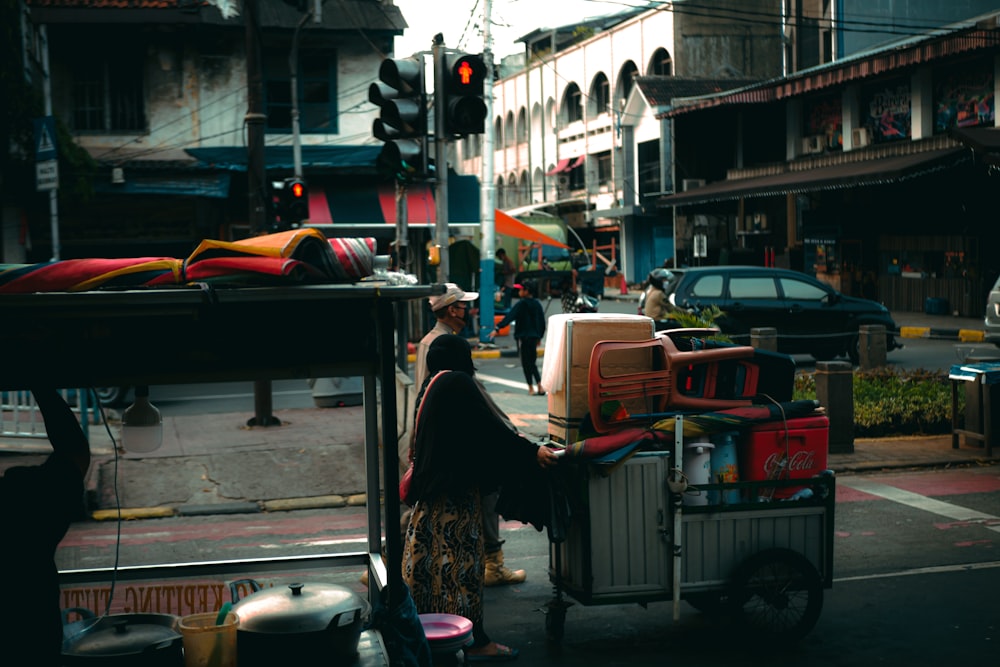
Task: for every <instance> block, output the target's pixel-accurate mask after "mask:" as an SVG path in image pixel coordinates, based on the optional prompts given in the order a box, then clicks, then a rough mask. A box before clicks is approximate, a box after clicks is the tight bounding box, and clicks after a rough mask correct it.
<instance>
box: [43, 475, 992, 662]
mask: <svg viewBox="0 0 1000 667" xmlns="http://www.w3.org/2000/svg"><path fill="white" fill-rule="evenodd" d="M837 495H838V502H837V507H836V514H835V523H834V530H833V537H832V540H833V549H834V583H833V587H832V588H830V589H828V590H826V591H825V594H824V601H823V608H822V612H821V615H820V618H819V621H818V622H817V624H816V626H815V628H813V630H812V631H811V632H810V633H809V634H808V635H807V636H806V637H805V639H803V640H801V641H800V642H797V643H786V642H776V641H764V640H762V639H761V638H760V637H757V636H753V635H746V634H743V633H742V632H741V631H740V629H739V627H738V626H735V625H732V624H731V623H729V622H727V621H724V620H720V619H715V618H713V617H710V616H706V615H704V614H702V613H700V612H698V611H696V610H695V609H694V608H692V607H690V606H689V605H687V604H686V603H683V604H682V605H681V608H680V615H679V617H678V618H677V619H676V620H675V619H674V618H673V614H672V612H673V608H672V604H671V603H670V602H669V601H667V602H653V603H650V604H648V605H645V606H640V605H638V604H635V603H631V602H628V601H627V600H626V601H623V602H620V603H614V604H597V605H587V604H582V603H581V602H580V601H577V600H573V599H572V598H571V597H565V598H564V599H565V600H566V601H569V602H572V603H573V604H572V606H571V607H570V608H569V609H568V610H567V615H566V625H565V634H564V636H563V638H562V640H561V641H560V642H556V643H554V642H550V641H549V640H548V638H547V636H546V631H545V609H546V608H547V605H548V603H549V602H550V601H551V600H552V599H553V595H554V590H553V585H552V583H551V582H550V581H549V579H548V574H547V569H548V556H547V551H548V547H549V542H548V536H547V534H546V533H545V532H538V531H536V530H534V529H533V528H531V527H530V526H524V525H521V524H519V523H509V522H508V523H504V524H503V528H502V535H503V537H504V538H505V539H506V540H507V542H506V544H505V546H504V552H505V554H506V558H507V562H508V565H510V566H512V567H516V568H524V569H525V570H527V572H528V580H527V582H525V583H524V584H523V585H518V586H509V587H502V588H491V589H487V591H486V614H487V616H486V622H487V627H488V629H489V631H490V632H491V634H492V635H493V636H494V638H496V639H497V640H499V641H502V642H504V643H508V644H511V645H514V646H516V647H518V648H519V649H520V650H521V658H520V660H519V661H518V663H517V664H519V665H522V666H523V667H527V666H532V667H533V666H536V665H577V666H582V667H591V666H593V667H598V666H600V667H606V666H617V665H622V666H626V665H627V666H629V667H636V666H646V665H648V666H650V667H654V666H655V667H659V666H660V665H664V664H669V665H673V666H677V667H723V666H725V667H730V666H731V665H734V664H740V665H767V666H768V667H771V666H773V665H786V666H798V665H802V666H806V665H808V666H810V667H814V666H817V665H818V666H820V667H826V666H830V667H833V666H845V667H846V666H851V667H854V666H856V665H874V664H892V665H896V664H900V665H907V667H924V666H926V667H940V666H941V665H969V666H970V667H971V666H976V667H979V666H982V667H991V666H992V665H995V664H996V655H997V654H996V642H997V641H998V639H1000V637H998V628H1000V607H998V605H997V604H996V600H995V595H993V593H992V592H993V591H996V590H998V586H1000V560H998V556H997V554H998V553H1000V552H998V547H1000V538H998V536H997V533H998V530H1000V468H997V467H982V468H967V469H961V470H945V471H942V470H937V471H920V472H901V473H892V474H880V475H865V476H843V477H841V478H839V479H838V494H837ZM117 530H118V527H117V526H116V525H115V524H114V523H113V522H86V523H81V524H75V525H74V526H73V527H72V528H71V530H70V532H69V534H68V535H67V537H66V539H65V540H64V542H63V545H62V546H61V548H60V550H59V553H58V556H57V560H58V561H59V564H60V566H61V567H63V568H67V567H68V568H91V567H108V566H109V565H110V564H111V563H113V562H114V559H115V557H116V544H117V543H118V539H117V534H116V533H117ZM365 530H366V529H365V518H364V508H360V507H348V508H342V509H335V510H305V511H298V512H288V513H273V514H264V515H261V514H256V515H233V516H205V517H172V518H166V519H152V520H143V521H132V522H127V523H125V524H124V525H122V526H121V531H122V534H121V544H120V547H118V548H117V549H118V557H119V558H120V564H121V565H122V566H123V567H126V566H129V565H138V564H145V563H149V562H165V561H171V562H173V561H179V562H191V561H205V560H226V561H228V560H234V561H239V560H240V559H246V558H260V557H265V558H274V557H283V556H292V557H296V556H298V557H301V556H303V555H308V554H323V553H350V552H356V551H360V550H363V548H364V539H365V537H364V536H365ZM624 548H625V545H620V546H619V549H624ZM360 571H361V568H360V566H351V567H328V568H323V569H318V570H312V571H308V572H307V573H305V574H301V573H300V574H297V575H295V576H296V577H298V578H302V577H305V578H306V579H305V580H306V581H314V580H315V581H325V582H333V583H340V584H342V585H346V586H349V587H352V588H354V589H355V590H357V591H358V592H361V593H363V592H364V591H365V589H364V588H363V587H362V586H361V585H360V584H359V583H358V575H359V573H360ZM283 576H285V578H287V575H282V574H281V573H280V572H279V573H275V574H274V575H273V577H268V575H264V574H261V575H260V576H259V577H258V578H260V579H261V580H263V581H270V582H272V583H280V582H281V581H283V579H282V577H283ZM168 584H169V585H168ZM175 584H176V585H175ZM117 586H118V590H117V593H116V595H117V596H118V597H119V598H120V599H123V600H129V599H131V600H133V601H135V600H146V601H147V602H149V601H153V603H155V604H157V605H162V607H163V609H162V610H163V611H166V610H167V609H168V608H169V605H171V604H187V603H188V602H190V601H192V600H195V599H196V597H197V596H196V595H195V593H192V592H190V591H188V589H193V590H195V591H201V594H202V595H203V596H204V595H206V594H205V593H204V591H205V590H206V587H205V582H204V581H203V580H201V581H197V582H192V583H191V585H185V584H184V582H183V581H179V582H149V581H145V582H142V581H140V582H129V581H127V577H123V579H122V580H121V581H119V582H118V585H117ZM104 590H106V588H105V589H104ZM207 590H209V591H211V590H212V588H211V587H208V589H207ZM225 590H227V589H225V588H224V587H220V588H219V591H220V596H223V597H224V596H225V593H224V591H225ZM85 593H86V591H84V593H81V594H85ZM188 593H190V594H188ZM210 598H211V593H210V592H209V593H208V594H207V597H205V599H206V600H207V601H208V603H209V604H211V603H212V600H211V599H210ZM220 599H222V598H221V597H220ZM226 599H227V598H226ZM179 611H181V612H182V613H183V609H181V610H179Z"/></svg>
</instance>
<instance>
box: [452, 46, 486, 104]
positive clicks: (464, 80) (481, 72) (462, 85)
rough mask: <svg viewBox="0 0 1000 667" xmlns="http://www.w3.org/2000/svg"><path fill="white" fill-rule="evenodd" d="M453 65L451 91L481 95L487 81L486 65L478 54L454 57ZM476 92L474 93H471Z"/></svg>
mask: <svg viewBox="0 0 1000 667" xmlns="http://www.w3.org/2000/svg"><path fill="white" fill-rule="evenodd" d="M452 58H454V60H451V62H450V63H449V64H450V65H451V85H452V87H451V90H452V92H453V93H464V94H466V95H469V94H477V95H481V94H482V92H483V83H484V82H485V81H486V63H484V62H483V58H482V56H480V55H476V54H465V55H462V56H460V57H457V58H456V57H454V56H452ZM471 91H474V92H471Z"/></svg>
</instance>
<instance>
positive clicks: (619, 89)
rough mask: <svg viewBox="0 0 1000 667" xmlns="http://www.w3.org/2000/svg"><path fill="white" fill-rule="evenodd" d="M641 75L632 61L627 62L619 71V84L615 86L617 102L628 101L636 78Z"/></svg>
mask: <svg viewBox="0 0 1000 667" xmlns="http://www.w3.org/2000/svg"><path fill="white" fill-rule="evenodd" d="M638 75H639V68H638V67H636V66H635V63H634V62H632V61H631V60H629V61H627V62H626V63H625V64H624V65H622V68H621V69H620V70H618V83H617V84H616V85H615V100H627V99H628V96H629V94H630V93H631V92H632V86H634V85H635V77H636V76H638Z"/></svg>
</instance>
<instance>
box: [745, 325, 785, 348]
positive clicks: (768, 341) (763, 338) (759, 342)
mask: <svg viewBox="0 0 1000 667" xmlns="http://www.w3.org/2000/svg"><path fill="white" fill-rule="evenodd" d="M750 345H752V346H753V347H754V348H756V349H758V350H765V351H767V352H777V351H778V330H777V329H775V328H774V327H755V328H753V329H750Z"/></svg>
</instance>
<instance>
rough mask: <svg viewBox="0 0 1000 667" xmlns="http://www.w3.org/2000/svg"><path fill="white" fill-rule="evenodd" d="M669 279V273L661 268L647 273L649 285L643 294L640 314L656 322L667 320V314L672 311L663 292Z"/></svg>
mask: <svg viewBox="0 0 1000 667" xmlns="http://www.w3.org/2000/svg"><path fill="white" fill-rule="evenodd" d="M669 278H670V272H669V271H667V270H666V269H663V268H656V269H653V270H652V271H650V272H649V276H648V278H647V282H648V283H649V285H648V286H647V287H646V290H645V291H644V292H643V297H644V298H643V299H641V301H642V304H641V308H642V314H643V315H645V316H646V317H650V318H652V319H653V320H654V321H656V322H662V321H664V320H666V319H668V316H669V313H670V312H671V310H673V307H672V306H671V304H670V302H669V301H668V300H667V293H666V291H665V290H664V286H665V284H666V281H667V280H668V279H669Z"/></svg>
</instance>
